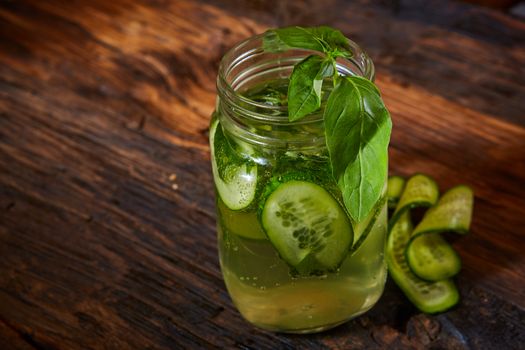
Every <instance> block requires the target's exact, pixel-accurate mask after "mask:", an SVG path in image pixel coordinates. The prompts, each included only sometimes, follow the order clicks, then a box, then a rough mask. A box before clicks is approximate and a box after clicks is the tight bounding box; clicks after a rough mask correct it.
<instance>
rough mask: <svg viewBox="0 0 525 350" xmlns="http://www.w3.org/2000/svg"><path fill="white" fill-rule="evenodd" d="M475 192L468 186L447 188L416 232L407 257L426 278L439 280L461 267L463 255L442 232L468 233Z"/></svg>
mask: <svg viewBox="0 0 525 350" xmlns="http://www.w3.org/2000/svg"><path fill="white" fill-rule="evenodd" d="M473 204H474V195H473V193H472V190H471V189H470V188H469V187H467V186H457V187H454V188H452V189H450V190H449V191H447V192H446V193H445V194H444V195H443V197H441V199H440V200H439V202H438V204H437V205H436V206H434V207H432V208H430V209H429V210H428V211H427V212H426V214H425V216H424V217H423V220H421V222H420V223H419V225H417V227H416V228H415V230H414V231H413V232H412V235H411V237H410V241H409V242H408V245H407V248H406V257H407V261H408V264H409V266H410V268H411V269H412V271H413V272H414V273H415V274H416V275H417V276H419V277H420V278H422V279H425V280H429V281H438V280H441V279H445V278H450V277H452V276H454V275H456V274H457V273H458V272H459V271H460V270H461V259H460V258H459V256H458V254H457V253H456V251H455V250H454V249H453V248H452V247H451V246H450V245H449V244H448V243H447V242H446V241H445V240H444V239H443V238H441V236H440V235H439V232H455V233H458V234H466V233H467V232H468V230H469V228H470V222H471V218H472V207H473Z"/></svg>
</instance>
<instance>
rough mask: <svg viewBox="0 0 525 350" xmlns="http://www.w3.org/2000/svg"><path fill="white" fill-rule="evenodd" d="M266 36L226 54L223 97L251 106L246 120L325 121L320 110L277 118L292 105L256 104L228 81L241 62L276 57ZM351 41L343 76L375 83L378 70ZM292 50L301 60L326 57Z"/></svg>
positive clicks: (220, 77)
mask: <svg viewBox="0 0 525 350" xmlns="http://www.w3.org/2000/svg"><path fill="white" fill-rule="evenodd" d="M264 35H265V33H260V34H256V35H253V36H251V37H248V38H246V39H244V40H242V41H241V42H239V43H237V44H236V45H234V46H233V47H232V48H230V49H229V50H228V51H227V52H226V53H225V54H224V56H223V57H222V59H221V61H220V64H219V70H218V74H217V91H218V93H219V96H220V97H223V98H225V99H226V100H227V101H228V102H229V103H231V104H233V105H237V106H238V107H240V105H241V104H244V105H246V106H249V107H251V108H252V110H248V109H246V108H241V109H242V110H243V112H245V114H246V117H251V118H252V119H256V120H264V121H267V122H274V123H278V124H281V123H287V124H288V123H290V124H291V123H298V124H302V123H309V122H318V121H319V120H321V119H322V115H321V114H320V113H318V112H319V111H317V112H314V113H312V114H311V115H309V116H308V117H306V118H303V119H301V120H299V121H295V122H290V121H288V118H283V117H282V116H281V117H272V115H275V114H276V112H281V113H286V114H287V111H288V106H275V105H270V104H267V103H264V102H257V101H254V100H252V99H250V98H248V97H246V96H244V95H243V94H241V93H239V92H238V91H236V90H235V89H234V87H233V86H232V85H231V84H230V83H229V82H228V79H227V76H228V74H230V73H231V71H232V70H233V69H234V68H235V67H236V65H238V64H239V63H241V62H242V61H243V60H245V59H248V58H249V57H253V55H257V54H261V55H264V54H275V53H268V52H265V51H264V50H263V47H262V40H263V38H264ZM347 40H348V43H349V46H350V50H351V52H352V56H351V57H350V58H338V59H337V62H336V67H337V70H338V71H339V73H340V74H341V73H342V75H353V74H359V75H360V76H362V77H364V78H366V79H369V80H371V81H373V80H374V77H375V68H374V63H373V61H372V60H371V59H370V57H369V56H368V54H367V53H366V52H365V51H364V50H363V49H362V48H361V47H360V46H359V45H358V44H357V43H355V42H354V41H352V40H350V39H347ZM258 41H260V43H261V44H259V45H256V46H255V47H253V48H250V45H253V44H256V43H257V42H258ZM291 50H293V51H296V52H298V53H301V55H297V57H299V59H297V61H300V60H302V59H304V57H306V56H308V54H317V55H322V53H320V52H318V51H312V50H307V49H295V48H294V49H291ZM351 67H352V68H357V69H358V70H359V71H358V72H355V69H351ZM221 95H222V96H221ZM253 109H258V110H261V111H265V113H261V112H254V111H253Z"/></svg>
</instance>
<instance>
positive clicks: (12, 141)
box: [0, 0, 525, 349]
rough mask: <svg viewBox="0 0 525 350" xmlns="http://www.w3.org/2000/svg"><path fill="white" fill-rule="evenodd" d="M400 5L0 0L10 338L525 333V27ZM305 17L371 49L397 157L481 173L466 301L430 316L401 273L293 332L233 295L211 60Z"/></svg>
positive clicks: (213, 341) (383, 342)
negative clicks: (223, 253) (249, 317)
mask: <svg viewBox="0 0 525 350" xmlns="http://www.w3.org/2000/svg"><path fill="white" fill-rule="evenodd" d="M321 3H322V4H321ZM388 4H389V3H388V2H380V3H375V2H368V1H356V2H352V3H349V2H344V1H335V0H330V1H326V2H318V1H306V2H303V3H298V2H292V1H249V2H246V1H238V0H237V1H235V0H232V1H198V2H195V1H189V0H180V1H164V0H156V1H133V2H130V1H124V0H114V1H111V2H109V1H99V0H97V1H87V0H77V1H56V0H55V1H45V2H44V1H36V0H34V1H29V0H28V1H6V2H0V257H1V259H0V348H2V349H4V348H5V349H10V348H13V349H26V348H27V349H32V348H36V349H86V348H108V349H128V348H133V349H146V348H152V349H153V348H155V349H157V348H161V349H172V348H241V349H251V348H256V349H275V348H279V349H281V348H282V349H293V348H333V349H352V348H355V349H359V348H371V349H373V348H386V347H388V348H414V349H420V348H447V349H470V348H472V349H494V348H502V349H512V348H515V349H518V348H519V347H520V345H521V344H523V343H525V326H524V325H525V310H524V309H525V292H524V291H525V258H523V253H522V252H523V250H524V249H525V239H524V237H525V209H524V208H525V186H524V185H523V184H524V183H525V151H524V150H525V110H524V108H523V101H525V74H524V73H525V72H524V69H525V68H524V67H525V64H524V63H525V42H524V41H525V25H524V23H523V22H520V21H518V20H516V19H512V18H511V17H508V16H506V15H505V14H503V13H500V12H496V11H493V10H489V9H482V8H478V7H474V6H470V5H465V4H457V3H452V2H443V1H425V2H420V1H408V2H392V4H393V5H388ZM291 23H293V24H305V25H316V24H321V23H323V24H330V25H334V26H336V27H338V28H340V29H342V30H343V32H344V33H345V34H347V35H348V36H349V37H351V38H353V39H354V40H355V41H357V42H359V43H360V44H361V45H362V46H363V47H365V48H366V49H367V51H368V52H369V53H370V55H371V56H372V58H373V60H374V62H375V63H376V67H377V72H378V73H377V83H378V85H379V86H380V88H381V91H382V92H383V95H384V98H385V101H386V104H387V106H388V107H389V109H390V110H391V113H392V117H393V120H394V133H393V139H392V144H391V149H390V159H391V161H390V165H391V172H393V173H398V174H403V175H409V174H411V173H413V172H425V173H429V174H432V175H433V176H434V177H435V178H436V179H437V181H438V183H439V184H440V185H441V186H442V190H445V189H447V188H449V187H451V186H453V185H455V184H458V183H466V184H470V185H471V186H473V188H474V190H475V194H476V207H475V216H474V222H473V227H472V234H471V235H469V236H467V237H465V238H462V239H460V240H457V241H456V242H455V243H454V244H455V246H456V248H457V249H458V250H459V251H460V254H461V256H462V259H463V265H464V266H463V271H462V273H461V275H460V277H459V280H458V285H459V286H460V290H461V294H462V302H461V304H460V305H459V306H458V307H456V308H454V309H453V310H451V311H449V312H447V313H444V314H442V315H439V316H427V315H423V314H420V313H418V312H417V311H416V310H415V309H414V308H413V307H412V306H411V305H410V303H409V302H408V301H406V300H405V299H404V297H403V295H402V294H401V292H400V291H399V290H398V289H397V287H396V286H395V285H393V284H391V283H389V284H388V285H387V289H386V292H385V295H384V296H383V298H382V299H381V301H380V302H379V304H378V305H377V306H376V307H375V308H374V309H373V310H372V311H371V312H369V313H367V314H366V315H365V316H362V317H359V318H358V319H356V320H353V321H351V322H349V323H348V324H346V325H344V326H341V327H338V328H337V329H334V330H332V331H329V332H327V333H323V334H318V335H310V336H290V335H282V334H273V333H268V332H264V331H260V330H256V329H254V328H252V327H251V326H250V325H248V324H247V323H246V322H245V321H244V320H243V319H242V318H241V316H240V315H239V314H238V313H237V311H236V310H235V308H234V307H233V305H232V304H231V301H230V299H229V297H228V295H227V293H226V291H225V288H224V285H223V282H222V278H221V274H220V270H219V266H218V259H217V253H216V238H215V213H214V198H213V190H212V179H211V174H210V167H209V149H208V146H207V128H208V123H209V116H210V113H211V111H212V109H213V107H214V103H215V76H216V74H217V67H218V62H219V60H220V58H221V57H222V55H223V54H224V53H225V51H226V50H227V49H228V48H229V47H231V46H233V45H234V44H235V43H236V42H238V41H239V40H241V39H244V38H246V37H248V36H250V35H252V34H255V33H259V32H262V31H264V30H265V29H266V28H268V27H274V26H281V25H287V24H291ZM174 174H175V175H176V176H174ZM174 185H176V186H174Z"/></svg>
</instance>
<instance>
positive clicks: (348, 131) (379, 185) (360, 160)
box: [324, 77, 392, 222]
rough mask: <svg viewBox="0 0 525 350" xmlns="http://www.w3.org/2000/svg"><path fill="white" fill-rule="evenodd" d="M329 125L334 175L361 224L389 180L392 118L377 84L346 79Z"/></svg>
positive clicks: (335, 94)
mask: <svg viewBox="0 0 525 350" xmlns="http://www.w3.org/2000/svg"><path fill="white" fill-rule="evenodd" d="M324 122H325V135H326V144H327V146H328V151H329V153H330V162H331V165H332V171H333V174H334V177H335V179H336V181H337V184H338V186H339V188H340V190H341V192H342V194H343V201H344V203H345V206H346V208H347V210H348V212H349V214H350V216H351V217H352V219H353V220H354V221H356V222H360V221H361V220H363V219H364V218H366V217H367V216H368V214H369V213H370V211H371V210H372V209H373V207H374V205H375V203H376V202H377V200H378V199H379V197H380V196H381V191H382V190H383V186H384V184H385V181H386V178H387V171H388V162H387V160H388V143H389V141H390V132H391V130H392V122H391V120H390V115H389V113H388V110H387V109H386V107H385V105H384V104H383V101H382V100H381V95H380V93H379V90H378V89H377V88H376V86H375V85H374V84H373V83H372V82H371V81H369V80H367V79H364V78H361V77H345V78H343V79H340V81H339V83H338V84H337V85H336V87H335V89H334V90H333V91H332V93H331V94H330V97H329V98H328V101H327V105H326V108H325V111H324Z"/></svg>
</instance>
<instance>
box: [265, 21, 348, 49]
mask: <svg viewBox="0 0 525 350" xmlns="http://www.w3.org/2000/svg"><path fill="white" fill-rule="evenodd" d="M263 48H264V50H265V51H269V52H280V51H286V50H288V49H291V48H295V49H307V50H314V51H319V52H324V53H332V54H333V56H334V57H336V56H345V57H349V56H351V54H350V46H349V43H348V39H347V38H345V36H344V35H343V33H341V32H340V31H339V30H336V29H333V28H330V27H326V26H321V27H312V28H303V27H286V28H279V29H270V30H268V31H267V32H266V33H265V35H264V37H263Z"/></svg>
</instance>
